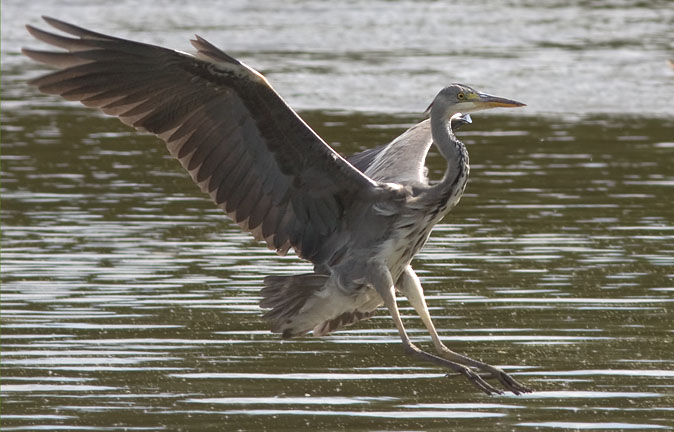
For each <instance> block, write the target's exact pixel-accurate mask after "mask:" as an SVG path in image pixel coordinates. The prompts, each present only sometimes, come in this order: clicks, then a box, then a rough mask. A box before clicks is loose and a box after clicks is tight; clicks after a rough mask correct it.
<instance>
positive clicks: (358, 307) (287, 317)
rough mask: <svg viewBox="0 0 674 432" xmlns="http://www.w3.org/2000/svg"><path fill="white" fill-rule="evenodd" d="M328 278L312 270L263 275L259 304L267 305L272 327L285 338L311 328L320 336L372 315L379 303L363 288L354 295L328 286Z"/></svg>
mask: <svg viewBox="0 0 674 432" xmlns="http://www.w3.org/2000/svg"><path fill="white" fill-rule="evenodd" d="M329 279H330V278H329V276H326V275H320V274H315V273H310V274H302V275H294V276H268V277H266V278H265V279H264V285H265V286H264V288H262V291H261V294H262V297H263V298H262V300H261V301H260V306H261V307H263V308H270V310H269V311H267V312H266V313H265V314H264V317H265V318H266V319H267V320H269V322H270V323H271V330H272V331H273V332H275V333H281V334H282V335H283V337H284V338H290V337H294V336H302V335H304V334H307V333H309V332H310V331H312V330H313V333H314V336H323V335H326V334H328V333H330V332H333V331H335V330H337V329H339V328H342V327H345V326H348V325H351V324H355V323H357V322H358V321H361V320H364V319H367V318H369V317H371V316H372V315H373V314H374V311H375V309H377V307H379V305H380V304H381V298H380V297H378V296H373V295H372V294H371V293H369V291H368V290H366V289H363V290H361V291H360V292H357V293H354V294H353V295H347V294H344V293H342V292H340V290H337V289H331V288H330V286H329V285H328V281H329Z"/></svg>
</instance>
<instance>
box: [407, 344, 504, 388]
mask: <svg viewBox="0 0 674 432" xmlns="http://www.w3.org/2000/svg"><path fill="white" fill-rule="evenodd" d="M405 352H406V353H407V354H408V355H410V356H413V357H417V358H419V359H422V360H426V361H430V362H432V363H435V364H436V365H438V366H441V367H444V368H447V369H449V370H452V371H454V372H457V373H459V374H461V375H463V376H464V377H466V378H468V381H470V382H471V383H473V385H475V386H476V387H477V388H479V389H480V390H482V391H483V392H485V393H486V394H488V395H493V394H503V392H502V391H501V390H499V389H497V388H495V387H494V386H492V385H491V384H489V383H488V382H487V381H485V379H484V378H483V377H482V376H480V375H479V374H478V373H476V372H475V371H474V370H472V369H471V368H469V367H468V366H465V365H462V364H459V363H456V362H453V361H451V360H448V359H444V358H442V357H438V356H436V355H433V354H430V353H427V352H426V351H422V350H420V349H419V348H417V347H416V346H414V345H412V344H409V343H408V344H406V345H405ZM448 375H449V374H448Z"/></svg>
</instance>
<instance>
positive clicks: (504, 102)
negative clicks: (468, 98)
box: [472, 93, 527, 109]
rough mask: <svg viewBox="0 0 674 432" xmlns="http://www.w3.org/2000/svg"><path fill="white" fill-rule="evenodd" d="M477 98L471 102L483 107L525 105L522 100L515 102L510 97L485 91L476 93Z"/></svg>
mask: <svg viewBox="0 0 674 432" xmlns="http://www.w3.org/2000/svg"><path fill="white" fill-rule="evenodd" d="M477 96H478V97H477V99H476V100H473V101H472V102H473V103H475V105H477V106H480V107H481V108H483V109H486V108H497V107H503V108H515V107H523V106H527V105H526V104H524V103H522V102H517V101H516V100H512V99H506V98H502V97H498V96H492V95H490V94H486V93H478V94H477Z"/></svg>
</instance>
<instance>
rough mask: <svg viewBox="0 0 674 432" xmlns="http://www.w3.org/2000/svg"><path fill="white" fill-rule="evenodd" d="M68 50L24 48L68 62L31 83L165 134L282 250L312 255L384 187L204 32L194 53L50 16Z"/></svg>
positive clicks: (51, 38) (206, 181) (50, 37)
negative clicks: (347, 216)
mask: <svg viewBox="0 0 674 432" xmlns="http://www.w3.org/2000/svg"><path fill="white" fill-rule="evenodd" d="M43 18H44V20H45V21H46V22H47V23H49V24H50V25H52V26H53V27H55V28H56V29H58V30H61V31H63V32H65V33H69V34H71V35H74V36H76V37H74V38H73V37H66V36H61V35H57V34H53V33H50V32H46V31H43V30H40V29H37V28H35V27H32V26H27V28H28V31H29V32H30V33H31V34H32V35H33V36H35V37H36V38H37V39H39V40H41V41H43V42H46V43H48V44H51V45H54V46H56V47H60V48H64V49H65V50H66V51H61V52H53V51H39V50H32V49H24V50H23V53H24V54H25V55H27V56H28V57H30V58H32V59H34V60H37V61H39V62H43V63H46V64H49V65H52V66H56V67H58V68H60V70H58V71H56V72H53V73H50V74H48V75H45V76H42V77H39V78H36V79H34V80H32V81H31V84H33V85H36V86H37V87H38V88H39V89H40V90H41V91H43V92H45V93H50V94H58V95H61V96H63V97H64V98H66V99H69V100H77V101H80V102H82V103H83V104H84V105H86V106H90V107H96V108H99V109H101V110H102V111H103V112H104V113H107V114H111V115H114V116H117V117H118V118H119V119H120V120H121V121H123V122H124V123H126V124H129V125H131V126H133V127H135V128H136V129H139V130H145V131H148V132H151V133H153V134H156V135H158V136H159V137H160V138H161V139H163V140H164V141H165V142H166V145H167V147H168V149H169V151H170V153H171V154H172V155H173V156H174V157H175V158H176V159H178V160H179V161H180V163H181V165H182V166H183V167H184V168H185V169H186V170H187V171H188V172H189V173H190V175H191V176H192V179H193V180H194V181H195V182H196V183H197V184H198V185H199V187H200V188H201V190H202V191H204V192H206V193H208V194H209V195H210V196H211V198H212V199H213V200H214V201H215V203H216V204H217V205H218V206H219V207H221V208H222V209H223V210H224V211H225V212H226V213H227V214H228V215H229V216H230V217H231V218H232V219H233V220H235V221H236V222H237V223H238V224H239V225H240V226H241V227H243V228H244V229H246V230H248V231H251V232H252V233H253V235H254V236H255V237H256V238H258V239H263V240H265V241H266V243H267V245H268V246H269V247H270V248H272V249H276V250H277V251H278V252H279V253H281V254H283V253H285V252H287V251H288V249H290V248H291V247H293V248H294V249H295V250H296V251H297V253H298V255H299V256H301V257H303V258H305V259H308V260H312V258H314V257H316V256H317V255H318V254H319V253H320V252H321V249H320V248H321V245H322V244H323V241H324V240H325V239H326V238H328V237H330V236H331V235H334V234H335V233H336V232H338V231H339V230H340V229H341V228H342V227H343V221H344V218H345V214H346V213H348V212H349V210H350V209H351V208H352V206H354V204H355V203H357V202H366V201H370V200H372V198H373V195H374V194H377V193H378V192H379V191H380V190H381V189H379V188H378V186H377V183H375V182H374V181H372V180H370V179H369V178H368V177H366V176H365V175H363V174H362V173H361V172H359V171H358V170H356V169H355V168H353V166H351V165H350V164H349V163H348V162H346V161H345V160H344V159H342V158H341V157H340V156H339V155H338V154H337V153H336V152H335V151H334V150H333V149H331V148H330V147H329V146H328V145H327V144H326V143H325V142H324V141H323V140H322V139H321V138H320V137H319V136H318V135H316V133H315V132H314V131H313V130H311V129H310V128H309V127H308V126H307V125H306V124H305V123H304V122H303V121H302V119H300V117H299V116H298V115H297V114H296V113H295V112H294V111H293V110H292V109H291V108H290V107H289V106H288V105H287V104H286V103H285V102H284V101H283V99H281V97H280V96H279V95H278V94H277V93H276V92H275V91H274V90H273V89H272V87H271V86H270V85H269V83H268V82H267V80H266V79H265V78H264V77H263V76H262V75H260V74H259V73H258V72H256V71H254V70H253V69H251V68H249V67H248V66H246V65H244V64H243V63H241V62H239V61H238V60H236V59H234V58H232V57H230V56H229V55H227V54H225V53H224V52H222V51H220V50H219V49H218V48H216V47H215V46H213V45H211V44H210V43H208V42H207V41H206V40H204V39H202V38H200V37H198V36H197V38H196V40H193V41H192V44H193V45H194V47H195V48H196V49H197V54H196V56H193V55H190V54H186V53H182V52H178V51H174V50H169V49H165V48H161V47H158V46H153V45H148V44H143V43H138V42H133V41H128V40H125V39H119V38H114V37H111V36H106V35H103V34H100V33H95V32H92V31H89V30H86V29H83V28H80V27H76V26H74V25H71V24H68V23H65V22H63V21H59V20H56V19H53V18H47V17H43Z"/></svg>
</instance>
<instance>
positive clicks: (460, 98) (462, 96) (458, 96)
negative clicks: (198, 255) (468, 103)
mask: <svg viewBox="0 0 674 432" xmlns="http://www.w3.org/2000/svg"><path fill="white" fill-rule="evenodd" d="M456 97H457V98H459V100H464V99H465V98H466V95H464V94H463V93H459V94H458V95H456Z"/></svg>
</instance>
